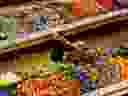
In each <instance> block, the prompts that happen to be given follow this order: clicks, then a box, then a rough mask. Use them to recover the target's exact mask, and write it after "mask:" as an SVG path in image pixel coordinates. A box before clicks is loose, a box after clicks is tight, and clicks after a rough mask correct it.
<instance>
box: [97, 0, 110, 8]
mask: <svg viewBox="0 0 128 96" xmlns="http://www.w3.org/2000/svg"><path fill="white" fill-rule="evenodd" d="M96 2H97V3H98V5H100V6H102V7H103V8H107V9H112V0H96Z"/></svg>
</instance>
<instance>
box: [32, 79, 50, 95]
mask: <svg viewBox="0 0 128 96" xmlns="http://www.w3.org/2000/svg"><path fill="white" fill-rule="evenodd" d="M32 90H33V96H48V81H47V80H32Z"/></svg>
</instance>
